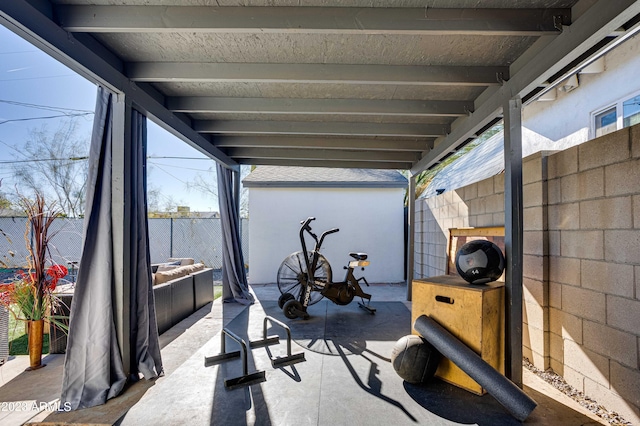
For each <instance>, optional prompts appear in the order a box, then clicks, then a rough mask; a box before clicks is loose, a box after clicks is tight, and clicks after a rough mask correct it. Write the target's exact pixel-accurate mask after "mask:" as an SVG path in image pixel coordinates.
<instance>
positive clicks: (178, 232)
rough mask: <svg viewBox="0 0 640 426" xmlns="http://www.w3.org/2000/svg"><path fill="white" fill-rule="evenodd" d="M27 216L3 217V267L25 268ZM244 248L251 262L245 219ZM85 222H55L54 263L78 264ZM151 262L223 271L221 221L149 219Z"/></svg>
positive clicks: (0, 243) (0, 244)
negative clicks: (185, 262) (190, 262)
mask: <svg viewBox="0 0 640 426" xmlns="http://www.w3.org/2000/svg"><path fill="white" fill-rule="evenodd" d="M26 223H27V218H26V217H0V229H1V230H2V232H3V233H4V234H5V235H4V236H2V235H0V267H2V268H24V267H26V258H27V255H28V252H27V249H26V244H25V238H27V239H29V238H31V235H29V234H25V232H26ZM240 226H241V233H242V248H243V250H242V251H243V253H242V254H243V256H244V259H245V262H248V260H249V220H248V219H242V221H241V224H240ZM82 230H83V219H56V220H55V222H54V223H53V225H52V227H51V232H52V233H55V236H54V237H53V238H52V239H51V244H50V247H51V256H52V260H53V261H54V262H56V263H58V264H62V265H67V264H69V263H70V262H79V261H80V256H81V254H82ZM149 251H150V253H151V263H163V262H166V261H167V259H169V258H170V257H191V258H193V259H195V261H196V262H202V263H204V264H205V265H206V266H207V267H209V268H214V269H221V268H222V227H221V223H220V219H219V218H211V219H202V218H172V219H156V218H153V219H149Z"/></svg>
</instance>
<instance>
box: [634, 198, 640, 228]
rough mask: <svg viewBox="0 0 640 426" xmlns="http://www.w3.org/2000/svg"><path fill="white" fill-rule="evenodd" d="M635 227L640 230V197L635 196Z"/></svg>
mask: <svg viewBox="0 0 640 426" xmlns="http://www.w3.org/2000/svg"><path fill="white" fill-rule="evenodd" d="M633 227H634V228H636V229H638V228H640V195H634V196H633Z"/></svg>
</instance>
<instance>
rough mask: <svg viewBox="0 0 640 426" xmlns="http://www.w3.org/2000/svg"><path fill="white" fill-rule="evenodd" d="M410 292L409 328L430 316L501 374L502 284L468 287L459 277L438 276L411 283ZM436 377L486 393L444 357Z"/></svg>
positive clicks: (502, 338)
mask: <svg viewBox="0 0 640 426" xmlns="http://www.w3.org/2000/svg"><path fill="white" fill-rule="evenodd" d="M412 292H413V293H412V309H411V324H412V327H413V323H414V322H415V320H416V318H418V317H419V316H420V315H428V316H430V317H431V318H433V319H434V320H436V321H437V322H438V323H439V324H440V325H442V326H443V327H444V328H446V329H447V330H448V331H449V332H451V333H452V334H453V335H454V336H456V337H457V338H458V339H460V340H461V341H462V342H464V343H465V344H466V345H467V346H469V347H470V348H471V349H473V350H474V351H475V352H476V353H477V354H478V355H480V356H481V357H482V359H483V360H485V361H486V362H487V363H489V364H490V365H491V366H492V367H494V368H495V369H496V370H498V371H500V372H501V373H503V374H504V283H501V282H492V283H489V284H487V285H471V284H469V283H468V282H466V281H465V280H463V279H462V278H460V277H459V276H452V275H441V276H438V277H430V278H428V279H427V280H414V281H413V290H412ZM412 332H413V333H414V334H417V332H416V331H415V330H413V329H412ZM436 376H437V377H440V378H441V379H442V380H444V381H446V382H449V383H451V384H453V385H456V386H459V387H461V388H463V389H466V390H468V391H471V392H473V393H476V394H478V395H482V394H484V393H485V391H484V389H482V387H481V386H480V385H479V384H478V383H476V382H475V380H473V379H472V378H471V377H469V376H468V375H467V374H466V373H465V372H464V371H462V370H461V369H460V368H458V367H457V366H456V365H455V364H453V363H452V362H451V361H449V360H448V359H446V358H444V357H443V359H442V361H441V362H440V365H439V366H438V370H437V371H436Z"/></svg>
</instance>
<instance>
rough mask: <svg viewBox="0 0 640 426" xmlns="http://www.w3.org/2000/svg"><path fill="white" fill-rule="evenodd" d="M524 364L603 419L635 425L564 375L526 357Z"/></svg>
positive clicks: (616, 424) (615, 424)
mask: <svg viewBox="0 0 640 426" xmlns="http://www.w3.org/2000/svg"><path fill="white" fill-rule="evenodd" d="M523 365H524V366H525V368H526V369H528V370H529V371H531V372H532V373H534V374H535V375H537V376H538V377H541V378H542V379H543V380H544V381H545V382H547V383H549V384H550V385H551V386H553V387H554V388H556V389H558V390H559V391H560V392H562V393H564V394H565V395H567V396H569V397H570V398H572V399H573V400H574V401H576V402H577V403H578V404H580V405H582V406H583V407H584V408H586V409H587V410H589V411H591V412H592V413H594V414H595V415H596V416H598V417H600V418H602V419H603V420H605V421H607V422H609V423H610V424H612V425H613V426H633V425H632V424H631V422H628V421H627V420H625V419H624V418H623V417H622V416H621V415H620V414H618V413H616V412H615V411H609V410H607V408H606V407H604V406H602V405H601V404H598V401H596V400H594V399H593V398H590V397H588V396H587V395H585V394H584V393H582V392H580V391H579V390H577V389H576V388H574V387H573V386H571V385H570V384H568V383H567V382H566V381H565V380H564V378H563V377H562V376H559V375H557V374H556V373H554V372H553V370H551V369H548V370H547V371H542V370H540V369H538V368H536V367H535V366H534V365H533V364H531V362H529V360H528V359H526V358H525V359H524V362H523Z"/></svg>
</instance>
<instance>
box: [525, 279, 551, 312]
mask: <svg viewBox="0 0 640 426" xmlns="http://www.w3.org/2000/svg"><path fill="white" fill-rule="evenodd" d="M522 290H523V295H524V301H525V302H530V303H537V304H538V305H542V306H548V305H549V294H548V293H549V292H548V289H547V288H546V285H545V284H544V282H542V281H541V280H535V279H531V278H526V277H524V278H523V280H522Z"/></svg>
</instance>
